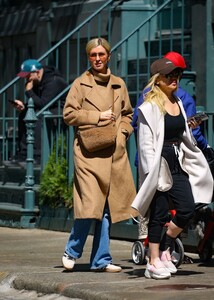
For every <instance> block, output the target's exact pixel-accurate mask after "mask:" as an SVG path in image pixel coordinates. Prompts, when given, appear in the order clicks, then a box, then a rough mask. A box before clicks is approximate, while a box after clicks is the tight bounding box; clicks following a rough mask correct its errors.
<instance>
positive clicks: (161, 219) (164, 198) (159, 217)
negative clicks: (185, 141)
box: [148, 148, 195, 243]
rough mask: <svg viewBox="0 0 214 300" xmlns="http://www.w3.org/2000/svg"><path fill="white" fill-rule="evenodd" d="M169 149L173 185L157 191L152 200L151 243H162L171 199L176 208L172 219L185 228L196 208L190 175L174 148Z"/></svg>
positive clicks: (149, 226)
mask: <svg viewBox="0 0 214 300" xmlns="http://www.w3.org/2000/svg"><path fill="white" fill-rule="evenodd" d="M171 150H172V151H173V152H172V151H171ZM167 151H168V154H169V157H170V160H169V159H168V157H167V156H165V155H164V156H165V158H166V159H167V161H168V164H169V167H170V170H171V173H172V178H173V186H172V188H171V189H170V190H169V191H167V192H160V191H157V192H156V194H155V196H154V198H153V200H152V203H151V206H150V220H149V224H148V237H149V242H151V243H160V240H161V235H162V229H163V226H164V225H165V223H166V222H167V221H168V212H169V200H170V201H171V202H172V204H173V208H174V209H175V210H176V215H175V217H174V218H173V219H172V221H173V223H174V224H175V225H177V226H178V227H180V228H184V227H185V226H186V225H187V224H188V222H189V221H190V219H191V218H192V217H193V214H194V210H195V203H194V199H193V195H192V189H191V186H190V183H189V178H188V175H187V174H186V173H185V172H184V171H183V170H182V169H181V167H180V165H179V162H178V158H177V156H176V154H175V152H174V149H173V148H172V149H167Z"/></svg>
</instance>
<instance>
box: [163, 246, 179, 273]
mask: <svg viewBox="0 0 214 300" xmlns="http://www.w3.org/2000/svg"><path fill="white" fill-rule="evenodd" d="M160 260H161V262H162V263H163V264H164V266H165V268H166V269H167V270H169V272H170V273H172V274H175V273H176V272H177V268H176V266H175V265H174V264H173V262H172V258H171V255H170V252H169V248H168V249H167V250H165V251H163V252H160Z"/></svg>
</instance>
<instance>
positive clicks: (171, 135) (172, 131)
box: [164, 112, 185, 142]
mask: <svg viewBox="0 0 214 300" xmlns="http://www.w3.org/2000/svg"><path fill="white" fill-rule="evenodd" d="M164 121H165V132H164V142H170V141H178V140H179V137H180V136H181V135H182V134H183V132H184V130H185V120H184V117H183V115H182V113H181V112H180V114H179V115H178V116H172V115H170V114H168V113H166V114H165V117H164Z"/></svg>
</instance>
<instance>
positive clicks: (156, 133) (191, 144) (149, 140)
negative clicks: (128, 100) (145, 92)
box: [132, 99, 213, 216]
mask: <svg viewBox="0 0 214 300" xmlns="http://www.w3.org/2000/svg"><path fill="white" fill-rule="evenodd" d="M178 103H179V105H180V109H181V112H182V114H183V116H184V118H185V120H186V114H185V112H184V108H183V105H182V102H181V100H180V99H179V101H178ZM138 120H139V127H138V128H139V131H138V149H139V165H140V166H139V173H140V184H141V187H140V189H139V192H138V194H137V196H136V197H135V199H134V201H133V203H132V207H133V208H135V209H136V210H138V211H139V212H140V213H141V214H142V216H145V214H146V213H147V211H148V208H149V206H150V203H151V201H152V199H153V196H154V194H155V192H156V190H157V189H158V190H160V191H167V190H169V189H170V188H171V186H172V178H171V176H170V171H169V169H168V165H167V162H166V161H164V159H163V158H161V152H162V148H163V141H164V116H163V114H161V112H160V110H159V108H158V106H157V105H156V104H154V103H152V104H151V103H148V102H145V103H143V104H142V105H141V106H140V107H139V117H138ZM179 162H180V165H181V167H182V169H183V170H184V171H185V172H186V173H187V174H188V175H189V181H190V184H191V188H192V193H193V197H194V200H195V203H199V202H200V203H210V202H211V201H212V194H213V178H212V174H211V172H210V169H209V165H208V163H207V161H206V159H205V157H204V155H203V153H202V152H201V150H200V149H199V148H198V147H197V145H196V142H195V140H194V138H193V136H192V135H191V131H190V130H189V127H188V124H187V122H186V129H185V131H184V133H183V135H182V137H181V144H180V146H179ZM160 174H161V176H160Z"/></svg>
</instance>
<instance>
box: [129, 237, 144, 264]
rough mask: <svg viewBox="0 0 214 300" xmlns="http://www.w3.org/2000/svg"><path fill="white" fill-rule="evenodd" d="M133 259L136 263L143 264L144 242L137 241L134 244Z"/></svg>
mask: <svg viewBox="0 0 214 300" xmlns="http://www.w3.org/2000/svg"><path fill="white" fill-rule="evenodd" d="M131 255H132V260H133V262H134V263H135V264H136V265H142V264H143V263H144V259H145V248H144V245H143V244H142V242H140V241H136V242H134V244H133V246H132V253H131Z"/></svg>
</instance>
